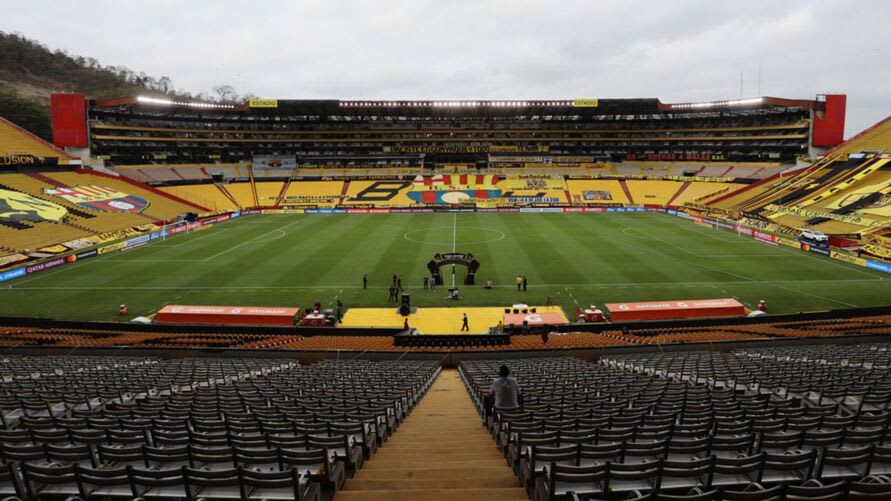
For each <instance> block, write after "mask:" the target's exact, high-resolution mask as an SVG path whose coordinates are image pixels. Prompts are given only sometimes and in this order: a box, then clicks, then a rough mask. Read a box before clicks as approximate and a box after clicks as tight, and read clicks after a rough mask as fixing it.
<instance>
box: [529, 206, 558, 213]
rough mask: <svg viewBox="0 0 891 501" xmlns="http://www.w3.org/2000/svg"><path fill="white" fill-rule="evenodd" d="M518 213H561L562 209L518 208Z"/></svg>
mask: <svg viewBox="0 0 891 501" xmlns="http://www.w3.org/2000/svg"><path fill="white" fill-rule="evenodd" d="M520 212H527V213H528V212H563V208H562V207H520Z"/></svg>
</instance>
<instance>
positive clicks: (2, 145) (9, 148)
mask: <svg viewBox="0 0 891 501" xmlns="http://www.w3.org/2000/svg"><path fill="white" fill-rule="evenodd" d="M14 155H35V156H38V157H42V158H47V157H49V158H58V159H59V163H60V164H67V163H68V158H69V157H68V155H66V154H65V153H64V152H62V151H60V150H57V149H56V148H54V147H53V146H52V145H50V144H49V143H47V142H45V141H43V140H42V139H39V138H37V137H36V136H32V135H31V134H29V133H28V132H26V131H24V130H23V129H20V128H19V127H17V126H16V125H14V124H13V123H12V122H10V121H8V120H5V119H3V118H0V156H3V157H6V156H14Z"/></svg>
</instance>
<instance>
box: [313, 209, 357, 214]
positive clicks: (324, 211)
mask: <svg viewBox="0 0 891 501" xmlns="http://www.w3.org/2000/svg"><path fill="white" fill-rule="evenodd" d="M303 213H304V214H346V213H347V211H346V209H305V210H304V211H303Z"/></svg>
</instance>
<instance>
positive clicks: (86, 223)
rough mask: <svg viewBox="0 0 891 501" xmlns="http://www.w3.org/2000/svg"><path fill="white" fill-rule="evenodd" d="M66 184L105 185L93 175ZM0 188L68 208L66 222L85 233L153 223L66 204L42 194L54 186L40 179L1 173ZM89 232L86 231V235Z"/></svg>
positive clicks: (149, 219) (145, 218)
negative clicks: (83, 180)
mask: <svg viewBox="0 0 891 501" xmlns="http://www.w3.org/2000/svg"><path fill="white" fill-rule="evenodd" d="M75 175H77V174H75ZM65 184H69V185H70V186H74V185H81V184H83V185H88V184H95V185H98V186H108V185H107V184H101V183H100V182H97V181H95V179H92V176H91V179H90V180H89V181H86V182H81V183H65ZM0 185H3V186H7V187H9V188H12V189H13V190H16V191H20V192H22V193H27V194H29V195H33V196H35V197H37V198H40V199H43V200H47V201H50V202H52V203H54V204H57V205H61V206H62V207H65V208H66V209H68V215H67V216H66V220H65V221H66V222H70V223H74V224H77V225H79V226H82V227H83V228H84V229H85V230H87V231H88V232H89V231H92V232H95V233H105V232H108V231H114V230H118V229H121V228H126V227H130V226H138V225H141V224H147V223H151V222H153V221H154V220H153V219H151V218H148V217H145V216H143V215H141V214H133V213H129V212H124V213H120V212H102V211H97V210H91V209H87V208H84V207H81V206H79V205H76V204H73V203H71V202H68V201H67V200H65V199H63V198H60V197H57V196H53V195H47V194H45V193H44V190H46V189H53V188H55V187H56V186H53V185H51V184H49V183H45V182H43V181H41V180H39V179H35V178H33V177H31V176H27V175H25V174H3V175H0ZM109 187H111V186H109ZM124 193H129V194H134V195H135V194H136V193H134V192H133V191H129V192H127V191H124ZM180 212H182V211H180ZM78 213H86V214H89V215H92V216H94V217H80V216H78V215H77V214H78ZM59 226H61V225H53V227H52V228H54V229H53V230H52V231H55V229H56V228H58V227H59ZM21 231H24V232H30V230H21ZM88 232H85V234H86V235H89V233H88ZM79 236H84V235H78V237H79ZM78 237H74V238H78ZM49 240H53V238H49ZM66 240H71V238H68V239H59V238H56V239H55V242H52V243H59V242H64V241H66ZM3 245H6V243H5V241H4V244H3Z"/></svg>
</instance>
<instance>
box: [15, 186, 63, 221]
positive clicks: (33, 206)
mask: <svg viewBox="0 0 891 501" xmlns="http://www.w3.org/2000/svg"><path fill="white" fill-rule="evenodd" d="M66 214H68V209H66V208H65V207H62V206H61V205H57V204H54V203H52V202H49V201H47V200H43V199H40V198H37V197H34V196H31V195H28V194H26V193H21V192H18V191H12V190H4V189H0V221H16V222H32V223H38V222H41V221H61V220H62V218H63V217H65V215H66Z"/></svg>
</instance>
